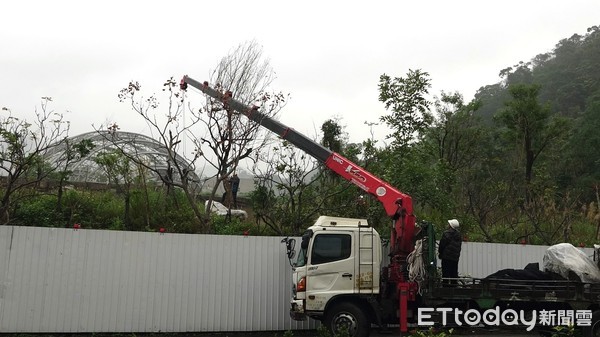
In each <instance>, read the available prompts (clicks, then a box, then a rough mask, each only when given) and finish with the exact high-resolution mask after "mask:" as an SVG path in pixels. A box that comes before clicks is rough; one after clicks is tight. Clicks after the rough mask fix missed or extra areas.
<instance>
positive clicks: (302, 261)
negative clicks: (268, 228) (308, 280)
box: [294, 248, 308, 267]
mask: <svg viewBox="0 0 600 337" xmlns="http://www.w3.org/2000/svg"><path fill="white" fill-rule="evenodd" d="M307 251H308V249H305V248H301V249H300V251H299V252H298V259H297V260H296V263H295V264H294V266H295V267H304V266H306V252H307Z"/></svg>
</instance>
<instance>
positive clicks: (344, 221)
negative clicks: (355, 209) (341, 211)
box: [312, 215, 369, 228]
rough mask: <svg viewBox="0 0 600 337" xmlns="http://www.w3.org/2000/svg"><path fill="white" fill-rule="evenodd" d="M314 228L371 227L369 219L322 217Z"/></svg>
mask: <svg viewBox="0 0 600 337" xmlns="http://www.w3.org/2000/svg"><path fill="white" fill-rule="evenodd" d="M312 227H354V228H358V227H369V222H368V221H367V219H355V218H339V217H333V216H325V215H322V216H320V217H319V218H318V219H317V221H316V222H315V224H314V225H313V226H312Z"/></svg>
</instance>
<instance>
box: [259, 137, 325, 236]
mask: <svg viewBox="0 0 600 337" xmlns="http://www.w3.org/2000/svg"><path fill="white" fill-rule="evenodd" d="M256 162H257V163H256V164H255V165H254V167H253V169H252V171H253V173H254V176H255V179H256V181H257V189H256V190H255V191H254V192H253V193H252V207H253V210H254V214H255V216H256V218H257V220H260V221H262V222H263V223H264V224H265V225H266V226H268V227H269V228H271V229H272V230H273V231H275V232H276V233H277V234H279V235H286V234H291V235H298V234H300V229H301V228H303V227H304V226H305V225H306V224H307V223H309V222H311V221H312V220H314V219H313V218H314V217H315V215H316V214H318V213H319V212H320V211H321V210H322V207H323V202H324V200H326V199H327V197H328V196H324V195H322V194H321V193H320V191H319V189H318V184H319V181H320V180H321V178H322V176H323V173H324V172H323V171H322V170H320V169H319V168H320V165H319V163H318V162H317V161H316V160H315V159H313V158H312V157H310V156H309V155H307V154H306V153H304V152H302V151H301V150H299V149H296V148H295V147H294V146H293V145H292V144H290V143H288V142H287V141H284V140H282V141H280V143H279V144H278V145H276V146H273V147H271V148H270V149H269V151H264V152H263V153H261V154H260V155H259V158H257V161H256Z"/></svg>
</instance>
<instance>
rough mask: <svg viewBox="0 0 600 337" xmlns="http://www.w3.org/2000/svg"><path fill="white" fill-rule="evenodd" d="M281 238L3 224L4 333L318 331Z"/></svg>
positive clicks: (0, 293)
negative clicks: (299, 313) (298, 303)
mask: <svg viewBox="0 0 600 337" xmlns="http://www.w3.org/2000/svg"><path fill="white" fill-rule="evenodd" d="M280 240H281V238H277V237H242V236H215V235H186V234H159V233H143V232H122V231H100V230H83V229H80V230H72V229H63V228H39V227H11V226H4V227H0V332H2V333H8V332H30V333H35V332H65V333H69V332H158V331H163V332H187V331H264V330H288V329H307V328H315V327H316V324H315V322H312V321H308V322H295V321H292V320H291V319H290V318H289V315H288V305H289V299H290V297H291V284H292V283H291V267H290V265H289V263H288V260H287V257H286V256H285V254H284V253H285V248H284V247H283V245H282V244H281V243H280Z"/></svg>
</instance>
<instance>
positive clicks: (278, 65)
mask: <svg viewBox="0 0 600 337" xmlns="http://www.w3.org/2000/svg"><path fill="white" fill-rule="evenodd" d="M1 9H2V10H1V11H0V43H1V44H0V46H1V47H0V48H1V52H0V79H1V82H0V106H1V107H7V108H9V109H11V111H12V112H13V114H15V115H17V116H23V117H28V116H30V115H31V114H32V113H33V111H34V110H35V109H36V107H37V108H39V106H40V98H41V97H42V96H50V97H52V98H53V102H52V105H51V106H52V108H53V109H54V110H55V111H56V112H62V113H64V114H65V117H66V118H67V119H68V120H70V121H71V135H76V134H79V133H82V132H87V131H92V130H93V129H92V124H94V125H100V124H102V123H105V122H107V121H115V122H117V123H118V124H119V125H121V130H125V131H132V132H140V133H147V131H148V128H147V127H146V126H145V125H144V123H142V121H141V120H140V119H139V118H138V117H137V116H136V115H135V113H134V112H133V111H131V109H130V107H129V106H128V105H126V104H123V103H119V101H118V99H117V93H118V92H119V90H120V89H121V88H123V87H125V86H126V85H127V83H128V82H129V81H130V80H136V81H139V82H140V83H141V85H142V87H143V89H145V90H147V91H146V92H147V93H152V92H159V91H160V89H161V86H162V84H163V83H164V80H165V79H167V78H169V77H171V76H174V77H175V78H176V79H177V80H179V79H180V78H181V77H182V76H183V75H185V74H187V75H189V76H190V77H193V78H195V79H197V80H199V81H204V80H207V79H208V74H209V72H210V71H211V70H212V69H214V68H215V67H216V65H217V63H218V61H219V59H220V58H222V57H223V56H225V55H226V54H227V53H228V52H229V51H230V50H231V49H232V48H233V47H235V46H237V45H238V44H240V43H242V42H245V41H248V40H255V41H256V42H257V43H258V44H260V45H262V46H263V48H264V55H265V56H266V57H268V58H269V59H270V61H271V65H272V66H273V68H274V70H275V71H276V73H277V79H276V80H275V82H274V83H273V88H274V89H276V90H280V91H283V92H285V93H289V94H290V95H291V100H290V101H289V102H288V104H287V106H286V107H285V109H284V110H283V111H282V112H281V115H280V121H281V122H283V123H284V124H286V125H288V126H290V127H293V128H295V129H297V130H299V131H301V132H302V133H305V134H307V135H309V136H314V134H315V133H316V130H318V128H319V127H320V125H321V124H322V123H323V122H324V121H325V120H326V119H329V118H332V117H334V116H340V117H342V123H343V124H344V125H346V127H347V129H346V130H347V132H348V133H349V136H350V140H351V141H361V140H364V139H366V138H368V137H369V129H368V128H367V127H366V126H365V125H364V122H365V121H369V122H376V121H377V120H378V118H379V116H381V115H382V114H383V113H385V110H384V108H383V105H382V104H381V103H380V102H379V101H378V91H377V84H378V80H379V76H380V75H381V74H383V73H386V74H388V75H390V76H392V77H399V76H404V75H405V74H406V73H407V72H408V70H409V69H421V70H423V71H425V72H428V73H429V74H430V77H431V80H432V84H433V88H432V91H431V93H432V94H438V93H439V92H440V91H441V90H444V91H458V92H460V93H462V94H463V96H464V97H465V98H466V99H467V100H470V99H471V98H472V97H473V95H474V94H475V92H476V90H477V89H478V88H480V87H481V86H483V85H486V84H493V83H496V82H498V80H499V77H498V73H499V72H500V70H501V69H504V68H506V67H508V66H511V65H513V64H516V63H517V62H519V61H529V60H530V59H531V58H532V57H534V56H535V55H537V54H540V53H544V52H549V51H551V50H552V49H553V48H554V46H555V45H556V43H557V42H558V41H559V40H561V39H563V38H568V37H570V36H571V35H573V34H575V33H578V34H581V35H583V34H585V33H586V29H587V28H588V27H590V26H593V25H598V24H600V1H598V0H569V1H566V0H560V1H557V0H546V1H528V0H518V1H516V0H515V1H513V0H504V1H490V0H486V1H482V0H478V1H475V0H474V1H463V0H453V1H448V0H440V1H437V0H436V1H431V0H430V1H400V0H396V1H376V0H371V1H360V2H359V1H348V0H346V1H326V0H321V1H306V0H305V1H283V0H278V1H260V0H253V1H250V0H244V1H235V0H228V1H214V0H213V1H200V0H195V1H127V0H120V1H112V0H104V1H61V0H52V1H48V0H40V1H28V0H19V1H10V2H8V1H4V2H2V5H1ZM28 118H29V117H28Z"/></svg>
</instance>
